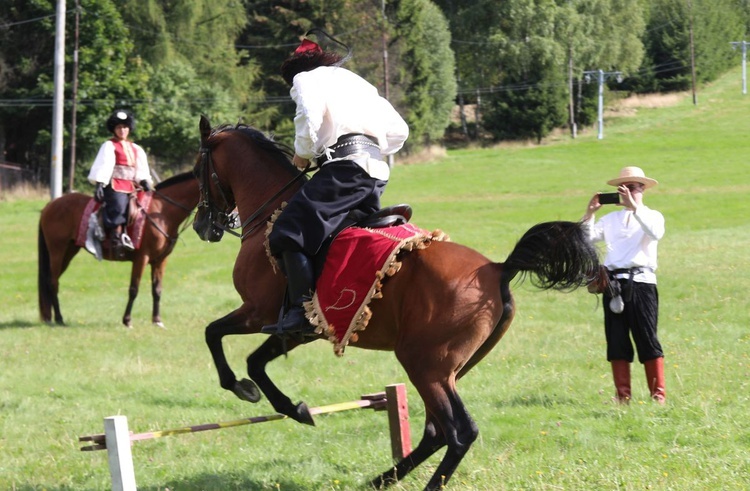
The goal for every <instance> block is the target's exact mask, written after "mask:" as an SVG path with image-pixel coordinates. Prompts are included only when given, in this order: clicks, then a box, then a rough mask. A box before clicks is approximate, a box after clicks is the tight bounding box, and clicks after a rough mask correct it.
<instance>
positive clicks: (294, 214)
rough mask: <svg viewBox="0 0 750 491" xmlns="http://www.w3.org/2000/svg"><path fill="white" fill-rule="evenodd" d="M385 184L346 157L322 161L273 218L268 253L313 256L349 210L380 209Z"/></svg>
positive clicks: (371, 210)
mask: <svg viewBox="0 0 750 491" xmlns="http://www.w3.org/2000/svg"><path fill="white" fill-rule="evenodd" d="M385 185H386V181H381V180H379V179H374V178H372V177H370V175H369V174H367V172H365V171H364V169H362V167H360V166H358V165H357V164H355V163H354V162H351V161H349V160H340V161H337V162H331V163H329V164H325V165H324V166H323V167H322V168H321V169H320V170H319V171H318V172H316V173H315V175H313V176H312V178H311V179H310V180H309V181H308V182H307V183H305V185H304V186H302V189H300V190H299V191H298V192H297V194H295V195H294V197H292V199H291V200H289V203H288V204H287V206H286V207H285V208H284V211H283V212H282V213H281V215H279V217H278V218H277V219H276V222H274V225H273V229H272V230H271V233H270V234H269V236H268V245H269V248H270V250H271V254H272V255H274V256H278V255H279V254H281V253H282V252H284V251H294V252H304V253H305V254H307V255H308V256H311V257H312V256H315V255H316V254H317V253H318V251H320V249H321V247H322V246H323V244H324V243H325V241H326V240H327V239H328V237H329V236H330V235H331V234H332V233H333V232H335V231H336V230H337V229H338V228H339V226H340V225H341V224H342V223H343V222H344V220H345V219H346V218H347V215H348V214H349V212H352V211H356V212H361V213H362V214H363V216H366V215H369V214H371V213H374V212H376V211H378V210H379V209H380V196H381V195H382V194H383V190H384V189H385Z"/></svg>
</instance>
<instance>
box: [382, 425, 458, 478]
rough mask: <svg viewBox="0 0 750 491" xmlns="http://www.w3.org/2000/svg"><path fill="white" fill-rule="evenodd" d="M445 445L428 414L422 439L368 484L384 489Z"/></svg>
mask: <svg viewBox="0 0 750 491" xmlns="http://www.w3.org/2000/svg"><path fill="white" fill-rule="evenodd" d="M444 446H445V438H444V437H443V435H442V433H440V432H439V429H438V428H437V427H436V426H435V423H434V422H433V421H431V419H430V417H429V415H428V419H427V422H426V423H425V429H424V434H423V435H422V440H421V441H420V442H419V444H418V445H417V447H416V448H415V449H414V450H412V452H411V453H410V454H409V455H407V456H406V457H404V458H403V459H401V460H400V461H399V462H398V463H397V464H396V465H395V466H393V468H392V469H389V470H387V471H385V472H384V473H382V474H381V475H380V476H378V477H376V478H375V479H373V480H372V481H370V485H371V486H372V487H374V488H376V489H384V488H387V487H388V486H391V485H393V484H396V483H397V482H399V481H400V480H401V479H403V478H404V476H406V475H407V474H408V473H409V472H411V471H412V470H414V469H415V468H416V467H417V466H419V464H421V463H422V462H424V461H425V460H427V459H428V458H430V457H431V456H432V455H433V454H434V453H435V452H437V451H438V450H440V449H441V448H442V447H444Z"/></svg>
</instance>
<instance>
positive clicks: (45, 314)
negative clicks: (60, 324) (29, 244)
mask: <svg viewBox="0 0 750 491" xmlns="http://www.w3.org/2000/svg"><path fill="white" fill-rule="evenodd" d="M37 243H38V247H37V250H38V256H39V272H38V286H37V288H38V290H39V315H40V317H41V318H42V320H43V321H44V322H50V321H51V320H52V285H51V277H52V270H51V268H50V259H49V249H47V241H46V240H45V239H44V230H43V229H42V223H41V221H40V222H39V234H38V239H37Z"/></svg>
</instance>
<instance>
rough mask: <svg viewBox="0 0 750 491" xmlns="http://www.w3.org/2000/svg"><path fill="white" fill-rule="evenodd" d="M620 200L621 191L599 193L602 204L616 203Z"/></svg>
mask: <svg viewBox="0 0 750 491" xmlns="http://www.w3.org/2000/svg"><path fill="white" fill-rule="evenodd" d="M619 202H620V193H599V204H600V205H616V204H618V203H619Z"/></svg>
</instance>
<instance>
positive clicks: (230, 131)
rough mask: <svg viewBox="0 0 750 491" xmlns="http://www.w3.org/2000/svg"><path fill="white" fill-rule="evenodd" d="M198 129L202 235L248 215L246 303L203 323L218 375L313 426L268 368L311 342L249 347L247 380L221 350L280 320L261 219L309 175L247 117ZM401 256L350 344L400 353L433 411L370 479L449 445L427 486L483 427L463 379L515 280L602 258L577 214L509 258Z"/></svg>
mask: <svg viewBox="0 0 750 491" xmlns="http://www.w3.org/2000/svg"><path fill="white" fill-rule="evenodd" d="M199 127H200V135H201V148H200V153H199V155H198V157H197V158H196V164H195V168H194V171H195V173H196V177H198V180H199V182H200V186H201V203H200V204H199V206H198V209H197V211H196V215H195V218H194V222H193V228H194V230H195V231H196V233H198V235H199V237H201V239H203V240H208V241H218V240H220V239H221V237H222V233H223V229H225V228H226V227H225V226H224V224H223V223H222V217H225V216H226V215H227V213H228V212H229V211H230V210H233V209H234V208H235V206H236V208H237V210H238V211H239V218H240V221H241V233H239V234H238V235H240V236H241V238H242V242H241V246H240V251H239V254H238V256H237V259H236V262H235V265H234V271H233V281H234V286H235V289H236V290H237V292H238V293H239V294H240V297H241V300H242V305H241V306H240V307H239V308H237V309H236V310H234V311H233V312H230V313H229V314H227V315H226V316H224V317H222V318H220V319H218V320H215V321H213V322H211V323H210V324H209V325H208V326H207V327H206V329H205V339H206V343H207V345H208V348H209V350H210V352H211V355H212V357H213V361H214V364H215V367H216V369H217V371H218V375H219V382H220V384H221V387H222V388H224V389H226V390H229V391H232V392H233V393H234V394H235V395H236V396H237V397H239V398H240V399H242V400H245V401H249V402H257V401H258V400H259V399H260V397H261V394H260V393H261V392H262V394H263V395H265V396H266V397H267V398H268V400H269V402H270V403H271V404H272V406H273V407H274V409H275V410H276V411H278V412H279V413H281V414H284V415H287V416H288V417H290V418H292V419H294V420H296V421H298V422H300V423H305V424H314V422H313V421H312V417H311V416H310V413H309V409H308V407H307V405H306V404H305V403H304V402H300V403H298V404H296V405H295V404H294V403H292V401H291V400H290V399H289V397H287V396H286V395H285V394H284V393H283V392H281V391H280V390H279V389H278V388H277V387H276V386H275V385H274V383H273V382H272V381H271V379H270V378H269V377H268V375H267V373H266V365H267V364H268V363H269V362H270V361H272V360H274V359H275V358H277V357H278V356H280V355H282V354H284V353H286V352H287V351H290V350H292V349H294V348H295V347H297V346H299V345H301V344H303V343H305V342H306V341H305V340H301V339H295V338H291V337H285V338H282V337H280V336H276V335H271V336H269V337H268V339H266V340H265V341H264V342H263V343H261V345H260V346H259V347H258V348H257V349H256V350H255V351H254V352H252V353H251V354H250V355H249V356H248V357H247V373H248V376H249V379H242V380H239V381H238V380H237V378H236V376H235V373H234V372H233V371H232V369H231V367H230V366H229V365H228V363H227V359H226V357H225V355H224V351H223V348H222V338H223V337H224V336H227V335H237V334H251V333H258V332H259V330H260V329H261V327H262V326H263V325H264V324H272V323H275V322H276V321H277V319H278V314H279V309H280V308H281V306H282V302H283V297H284V291H285V280H284V278H283V275H282V274H281V273H276V271H275V269H274V268H273V267H272V264H271V262H270V260H269V257H268V256H267V253H266V251H265V245H264V242H265V239H266V238H265V233H264V229H265V227H266V226H267V223H268V221H269V217H270V216H271V215H272V213H273V212H274V210H276V209H277V208H279V207H280V206H281V204H282V202H284V201H287V200H288V199H289V198H290V197H291V196H292V195H293V193H295V192H296V191H297V190H298V189H299V188H300V187H301V186H302V185H303V184H304V182H305V176H304V175H303V174H302V173H300V171H299V170H297V169H296V168H295V167H294V166H293V165H291V163H290V160H289V158H290V156H291V155H292V153H291V150H290V149H288V148H285V147H284V146H283V145H281V144H278V143H276V142H274V141H272V140H270V139H269V138H267V137H265V136H264V135H263V134H262V133H261V132H260V131H258V130H256V129H254V128H252V127H249V126H245V125H237V126H227V125H224V126H220V127H217V128H213V129H212V128H211V125H210V123H209V121H208V119H206V118H205V117H202V118H201V121H200V125H199ZM399 260H400V261H401V263H402V265H401V269H400V271H399V272H398V273H397V274H395V275H394V276H392V277H388V278H386V279H385V280H384V281H383V285H382V298H380V299H377V300H373V301H372V303H371V304H370V307H371V312H372V317H371V319H370V321H369V324H368V325H367V327H366V329H365V330H364V331H361V332H358V333H357V334H358V336H357V337H356V339H355V338H354V337H352V338H351V342H350V346H353V347H358V348H363V349H371V350H390V351H393V352H394V353H395V356H396V358H397V359H398V361H399V362H400V363H401V365H402V366H403V368H404V370H405V371H406V373H407V375H408V377H409V380H410V381H411V383H412V384H413V386H414V387H415V388H416V390H417V392H418V393H419V396H420V397H421V399H422V401H423V403H424V406H425V409H426V411H425V414H426V421H425V426H424V431H423V435H422V438H421V441H420V442H419V443H418V445H417V446H416V447H415V448H414V450H413V451H412V452H411V453H410V454H409V455H408V456H406V457H404V458H403V459H402V460H400V461H399V462H397V463H396V464H395V466H392V467H390V468H389V469H388V470H386V471H385V472H383V473H382V474H380V475H378V476H377V477H376V478H375V479H373V480H372V481H371V482H370V485H372V486H374V487H376V488H383V487H387V486H389V485H392V484H394V483H396V482H398V481H399V480H401V479H403V478H404V477H405V476H406V475H407V474H408V473H409V472H410V471H411V470H413V469H414V468H416V467H417V466H418V465H420V464H421V463H422V462H424V461H425V460H426V459H427V458H429V457H430V456H432V455H433V454H434V453H436V452H437V451H438V450H440V449H441V448H443V447H447V449H446V453H445V455H444V456H443V458H442V460H441V461H440V463H439V465H438V466H437V468H436V470H435V472H434V474H433V475H432V477H431V478H430V479H429V481H428V483H427V485H426V487H425V489H426V490H437V489H443V488H442V486H444V484H445V483H447V482H448V480H449V479H450V478H451V476H452V474H453V473H454V471H455V470H456V468H457V467H458V465H459V463H460V462H461V460H462V459H463V457H464V456H465V455H466V453H467V452H468V450H469V448H470V447H471V445H472V442H474V440H475V439H476V438H477V435H478V432H479V430H478V426H477V424H476V423H475V422H474V420H473V419H472V418H471V416H470V414H469V412H468V410H467V408H466V407H465V405H464V403H463V402H462V400H461V398H460V397H459V395H458V392H457V390H456V382H457V381H458V380H459V379H460V378H461V377H463V376H464V375H466V374H467V373H468V372H469V370H471V368H472V367H474V366H475V365H476V364H477V363H479V362H480V361H481V360H482V359H483V358H484V357H485V356H486V355H487V354H488V353H489V352H490V350H491V349H492V348H493V347H494V346H495V345H496V344H497V343H498V341H500V338H502V336H503V335H504V334H505V333H506V332H507V330H508V328H509V327H510V324H511V321H512V320H513V317H514V314H515V307H514V300H513V296H512V295H511V291H510V283H511V280H513V279H514V278H516V277H518V278H519V280H522V279H524V278H527V277H528V278H529V279H530V281H531V283H532V285H534V286H536V287H538V288H540V289H543V290H548V289H554V290H560V291H570V290H574V289H576V288H578V287H580V286H583V285H585V284H587V283H588V282H589V281H590V279H591V276H592V274H593V273H594V272H595V271H596V270H597V269H598V266H599V260H598V256H597V251H596V249H595V248H594V247H593V246H592V245H591V243H590V242H589V241H588V240H587V237H586V234H585V233H584V232H583V229H582V226H581V224H580V223H574V222H559V221H558V222H546V223H541V224H538V225H535V226H533V227H532V228H531V229H529V230H528V231H527V232H526V233H525V234H524V235H523V236H522V237H521V239H520V240H519V241H518V243H517V244H516V246H515V248H514V249H513V251H512V252H511V254H510V255H509V256H508V257H507V259H506V260H505V262H504V263H494V262H492V261H490V260H489V259H488V258H486V257H485V256H483V255H482V254H481V253H479V252H477V251H475V250H473V249H471V248H469V247H467V246H464V245H460V244H458V243H454V242H450V241H442V242H441V241H434V242H432V243H431V244H430V245H429V247H426V248H424V249H415V250H413V251H411V252H406V253H404V254H403V255H402V257H400V258H399ZM519 275H520V276H519ZM405 299H408V301H405Z"/></svg>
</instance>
